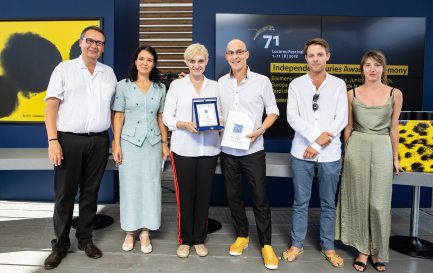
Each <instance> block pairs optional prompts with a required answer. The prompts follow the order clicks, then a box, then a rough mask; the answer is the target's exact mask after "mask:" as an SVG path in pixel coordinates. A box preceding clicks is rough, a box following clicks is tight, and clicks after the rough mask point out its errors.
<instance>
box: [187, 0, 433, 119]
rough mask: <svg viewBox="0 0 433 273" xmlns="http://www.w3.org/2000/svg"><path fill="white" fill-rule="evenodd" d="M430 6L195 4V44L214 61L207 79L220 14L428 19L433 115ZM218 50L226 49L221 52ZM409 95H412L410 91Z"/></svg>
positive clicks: (386, 0)
mask: <svg viewBox="0 0 433 273" xmlns="http://www.w3.org/2000/svg"><path fill="white" fill-rule="evenodd" d="M430 3H431V1H428V0H413V1H407V0H380V1H374V2H368V3H364V2H362V1H353V0H349V1H341V0H326V1H323V0H309V1H299V0H272V1H265V0H238V1H231V0H218V1H208V0H194V5H193V9H194V10H193V14H194V18H193V41H194V42H199V43H202V44H204V45H205V46H206V47H207V48H208V50H209V56H211V58H210V60H209V64H208V66H207V68H206V76H207V77H209V78H214V68H215V62H214V60H213V58H212V56H215V14H216V13H246V14H289V15H328V16H332V15H334V16H396V17H426V18H427V28H426V29H427V31H426V32H427V33H426V47H425V52H426V54H425V59H424V98H423V109H419V110H425V111H432V110H433V77H432V76H431V74H432V71H433V12H432V9H431V4H430ZM331 46H332V45H331ZM217 50H224V49H223V48H218V49H217ZM408 54H410V52H408ZM251 58H254V56H251ZM406 91H407V92H409V90H406Z"/></svg>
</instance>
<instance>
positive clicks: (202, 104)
mask: <svg viewBox="0 0 433 273" xmlns="http://www.w3.org/2000/svg"><path fill="white" fill-rule="evenodd" d="M192 110H193V116H194V120H195V124H196V126H197V130H198V131H206V130H219V129H222V128H224V127H223V126H221V125H220V121H219V116H218V107H217V98H202V99H193V100H192Z"/></svg>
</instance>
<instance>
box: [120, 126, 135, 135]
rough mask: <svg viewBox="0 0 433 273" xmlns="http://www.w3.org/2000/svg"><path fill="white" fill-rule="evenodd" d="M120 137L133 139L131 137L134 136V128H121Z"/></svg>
mask: <svg viewBox="0 0 433 273" xmlns="http://www.w3.org/2000/svg"><path fill="white" fill-rule="evenodd" d="M122 135H123V136H129V137H133V136H135V127H134V128H131V127H123V130H122Z"/></svg>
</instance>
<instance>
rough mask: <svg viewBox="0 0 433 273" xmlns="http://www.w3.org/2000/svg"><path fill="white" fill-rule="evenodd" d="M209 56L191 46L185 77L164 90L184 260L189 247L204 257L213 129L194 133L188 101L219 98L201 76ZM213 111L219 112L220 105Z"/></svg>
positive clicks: (214, 153)
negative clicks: (165, 91) (166, 90)
mask: <svg viewBox="0 0 433 273" xmlns="http://www.w3.org/2000/svg"><path fill="white" fill-rule="evenodd" d="M208 58H209V54H208V51H207V49H206V47H204V46H203V45H201V44H192V45H190V46H189V47H188V48H187V49H186V50H185V53H184V59H185V63H186V65H187V66H188V69H189V74H187V75H186V76H185V77H183V78H181V79H177V80H175V81H173V82H172V83H171V85H170V89H169V90H168V93H167V97H166V101H165V106H164V114H163V120H164V123H165V125H166V126H167V127H168V129H169V130H170V131H172V135H171V153H170V156H171V162H172V168H173V172H174V183H175V188H176V201H177V206H178V215H177V219H178V243H179V247H178V249H177V256H178V257H180V258H186V257H188V256H189V252H190V247H191V246H194V248H195V251H196V253H197V255H198V256H200V257H204V256H207V255H208V253H209V252H208V249H207V248H206V246H205V245H204V241H205V239H206V236H207V218H208V213H209V204H210V198H211V190H212V180H213V176H214V173H215V168H216V164H217V159H218V155H219V154H220V152H221V148H220V137H219V132H218V131H217V130H207V131H198V130H197V126H196V124H195V123H194V122H193V109H192V100H193V99H198V98H213V97H217V96H218V93H217V92H218V85H217V83H216V82H215V81H213V80H209V79H207V78H206V77H205V76H204V75H203V73H204V71H205V69H206V65H207V63H208ZM217 103H218V109H219V101H218V102H217Z"/></svg>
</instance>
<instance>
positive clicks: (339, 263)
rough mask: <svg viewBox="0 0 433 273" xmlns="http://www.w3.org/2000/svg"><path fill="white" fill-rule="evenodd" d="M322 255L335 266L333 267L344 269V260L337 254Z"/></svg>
mask: <svg viewBox="0 0 433 273" xmlns="http://www.w3.org/2000/svg"><path fill="white" fill-rule="evenodd" d="M320 253H322V255H323V257H325V259H326V260H327V261H328V262H329V263H330V264H331V265H332V266H333V267H343V266H344V260H343V258H341V257H340V256H338V255H337V254H332V255H326V254H325V253H324V252H322V251H320Z"/></svg>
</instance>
